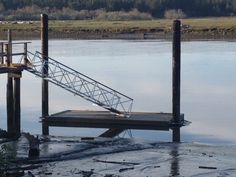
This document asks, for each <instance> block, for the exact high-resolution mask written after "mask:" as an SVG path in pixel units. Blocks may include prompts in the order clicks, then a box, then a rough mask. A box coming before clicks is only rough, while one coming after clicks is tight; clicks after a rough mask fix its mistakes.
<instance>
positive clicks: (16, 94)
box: [14, 72, 21, 137]
mask: <svg viewBox="0 0 236 177" xmlns="http://www.w3.org/2000/svg"><path fill="white" fill-rule="evenodd" d="M20 78H21V72H19V73H14V122H15V135H16V137H19V136H20V134H21V104H20Z"/></svg>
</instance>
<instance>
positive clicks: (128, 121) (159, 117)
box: [42, 110, 185, 131]
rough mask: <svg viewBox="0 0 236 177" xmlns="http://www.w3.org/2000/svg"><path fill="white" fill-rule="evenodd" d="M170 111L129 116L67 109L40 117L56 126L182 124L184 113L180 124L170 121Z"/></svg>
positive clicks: (155, 127) (144, 127) (156, 126)
mask: <svg viewBox="0 0 236 177" xmlns="http://www.w3.org/2000/svg"><path fill="white" fill-rule="evenodd" d="M172 120H173V115H172V114H171V113H149V112H133V113H131V115H130V117H129V118H126V117H122V116H119V115H117V114H113V113H111V112H109V111H80V110H67V111H64V112H60V113H56V114H52V115H50V116H46V117H44V118H42V122H43V123H44V124H45V125H47V126H56V127H87V128H116V129H142V130H166V131H168V130H169V129H170V128H172V127H174V126H179V127H181V126H184V122H185V121H184V115H183V114H181V120H182V121H181V124H179V125H175V124H173V122H172Z"/></svg>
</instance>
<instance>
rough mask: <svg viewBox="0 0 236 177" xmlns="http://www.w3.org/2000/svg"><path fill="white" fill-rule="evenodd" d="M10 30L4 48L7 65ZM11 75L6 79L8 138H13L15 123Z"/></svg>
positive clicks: (10, 38) (8, 60)
mask: <svg viewBox="0 0 236 177" xmlns="http://www.w3.org/2000/svg"><path fill="white" fill-rule="evenodd" d="M11 44H12V37H11V30H8V44H7V45H6V46H5V47H6V48H5V50H6V52H7V59H6V60H7V65H8V66H10V65H11V62H12V60H11V57H12V53H11ZM10 75H11V73H8V77H7V93H6V94H7V132H8V134H9V135H10V136H14V134H15V121H14V106H13V105H14V98H13V80H12V77H11V76H10Z"/></svg>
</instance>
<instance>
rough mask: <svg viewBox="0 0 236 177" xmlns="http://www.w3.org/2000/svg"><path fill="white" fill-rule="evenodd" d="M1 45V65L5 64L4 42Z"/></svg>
mask: <svg viewBox="0 0 236 177" xmlns="http://www.w3.org/2000/svg"><path fill="white" fill-rule="evenodd" d="M0 44H1V64H4V55H3V54H4V44H3V42H1V43H0Z"/></svg>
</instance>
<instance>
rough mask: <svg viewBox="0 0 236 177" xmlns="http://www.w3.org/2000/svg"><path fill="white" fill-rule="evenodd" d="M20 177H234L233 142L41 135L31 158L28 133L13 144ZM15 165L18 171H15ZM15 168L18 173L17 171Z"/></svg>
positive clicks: (13, 170) (14, 164)
mask: <svg viewBox="0 0 236 177" xmlns="http://www.w3.org/2000/svg"><path fill="white" fill-rule="evenodd" d="M9 146H10V147H11V148H10V149H12V151H13V152H14V154H15V155H16V156H15V158H14V161H15V162H16V163H13V164H11V165H10V164H9V165H10V166H9V165H8V166H7V167H9V170H8V172H9V173H10V174H14V175H13V176H16V175H15V174H18V175H19V176H23V175H25V176H27V175H29V176H37V177H40V176H59V177H60V176H81V177H85V176H87V177H92V176H94V177H95V176H99V177H100V176H101V177H108V176H109V177H121V176H122V177H124V176H127V177H129V176H137V175H138V176H140V177H145V176H202V177H204V176H235V175H236V168H235V157H236V151H235V148H236V147H235V146H213V145H206V144H201V143H179V144H175V143H164V142H155V141H147V140H141V139H133V138H131V139H125V138H114V139H106V138H94V139H93V140H83V139H82V138H80V137H56V136H49V137H40V146H39V147H40V156H39V157H37V158H34V159H29V158H28V157H27V152H28V148H29V147H28V142H27V140H26V139H25V137H21V138H20V139H19V140H17V141H13V142H10V143H9ZM15 169H16V170H17V171H15ZM16 172H17V173H16Z"/></svg>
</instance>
